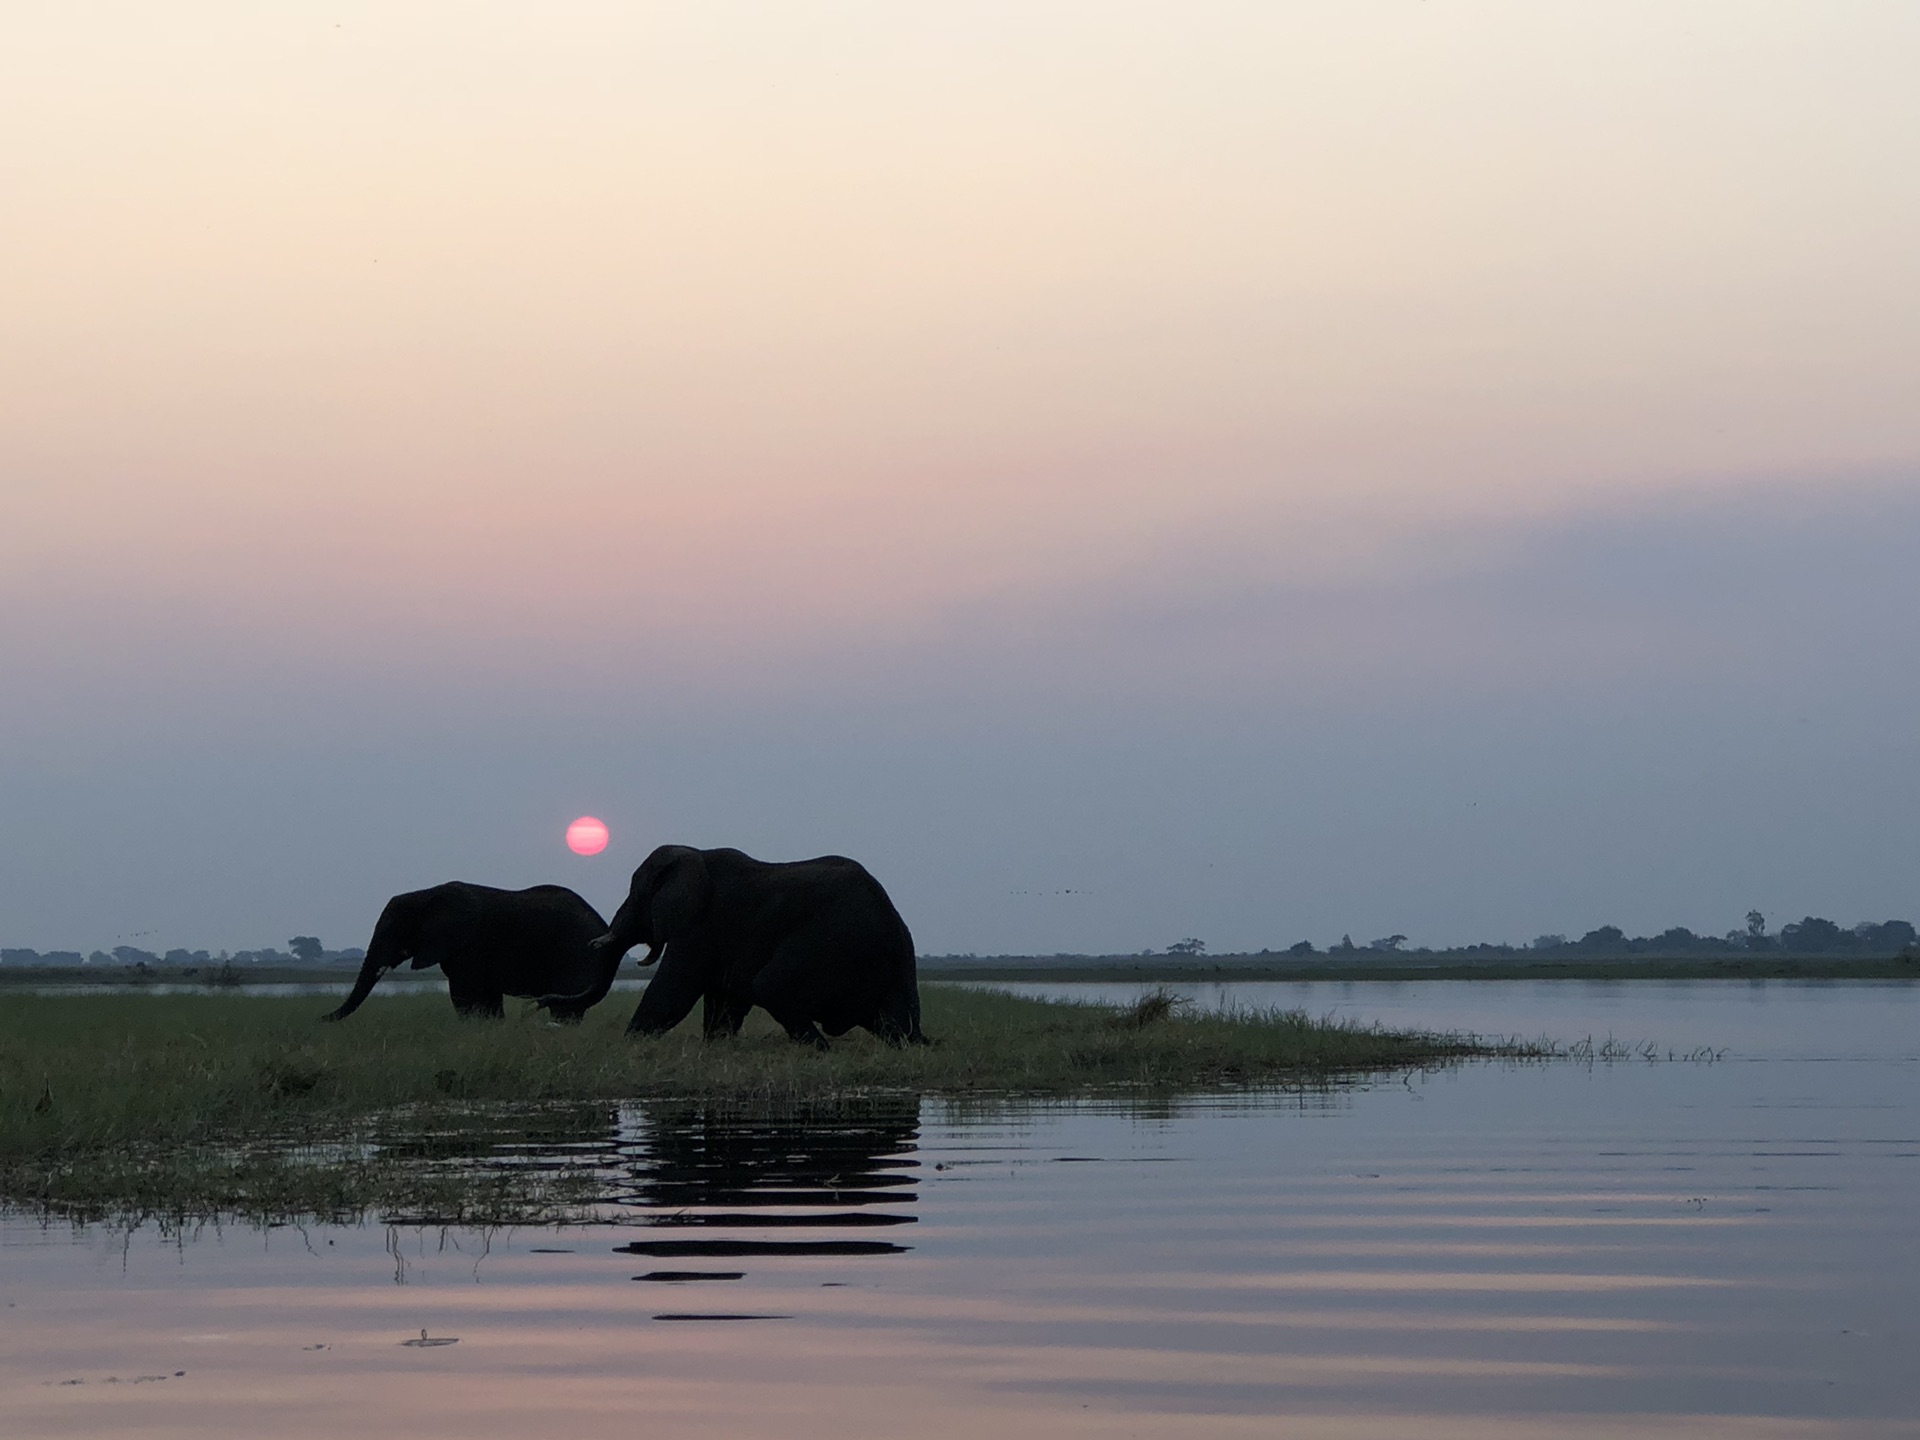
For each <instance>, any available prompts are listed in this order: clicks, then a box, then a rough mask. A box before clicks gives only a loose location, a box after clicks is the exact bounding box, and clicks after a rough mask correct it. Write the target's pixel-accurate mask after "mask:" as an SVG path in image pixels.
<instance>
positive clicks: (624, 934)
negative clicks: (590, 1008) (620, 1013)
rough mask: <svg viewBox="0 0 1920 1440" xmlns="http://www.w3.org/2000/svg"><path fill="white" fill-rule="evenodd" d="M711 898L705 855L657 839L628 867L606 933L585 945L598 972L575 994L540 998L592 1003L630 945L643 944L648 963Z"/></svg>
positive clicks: (551, 1004) (552, 1003) (550, 1004)
mask: <svg viewBox="0 0 1920 1440" xmlns="http://www.w3.org/2000/svg"><path fill="white" fill-rule="evenodd" d="M712 898H713V880H712V878H711V877H710V876H709V875H708V873H707V859H706V856H704V855H702V854H701V853H700V852H699V851H698V850H695V849H693V848H691V847H689V846H686V845H662V846H661V847H660V848H659V849H657V850H655V851H654V852H653V853H652V854H651V855H649V856H647V858H646V860H645V861H644V862H642V864H641V866H640V868H639V869H638V870H636V871H634V872H633V883H632V884H631V885H629V886H628V887H627V898H626V899H625V900H624V901H623V902H622V903H621V905H620V908H619V909H618V910H617V911H615V912H614V916H613V923H612V924H611V925H610V926H609V927H608V928H607V933H606V934H604V935H602V936H601V937H600V938H599V939H597V940H591V941H589V942H588V948H589V949H590V950H593V951H594V952H595V953H596V954H598V955H599V956H600V957H601V961H602V964H603V967H604V968H603V969H602V970H601V972H600V978H599V979H598V980H596V981H595V982H594V984H593V985H592V987H590V988H589V989H587V990H585V991H582V992H581V993H580V994H578V995H564V996H563V995H543V996H542V997H541V998H540V1002H539V1003H540V1004H541V1005H542V1006H544V1007H546V1008H547V1009H550V1010H551V1009H554V1008H555V1007H556V1006H561V1005H565V1006H578V1005H597V1004H598V1003H599V1002H600V1001H602V1000H604V999H605V998H606V996H607V992H608V991H609V990H611V989H612V988H613V977H614V976H615V975H616V974H618V973H619V971H620V962H621V961H622V960H623V959H625V958H626V954H627V952H628V951H629V950H631V949H633V947H634V946H636V945H644V946H646V947H647V954H646V958H645V959H643V960H642V961H641V962H640V963H641V964H642V965H651V964H653V962H654V961H656V960H658V959H659V958H660V957H661V956H662V955H663V954H665V953H666V950H667V946H668V945H669V944H670V943H671V942H672V941H673V940H674V939H675V938H676V937H678V936H680V935H683V934H685V933H686V931H687V929H688V928H689V927H690V926H692V925H694V924H696V923H698V921H699V919H700V917H701V916H702V915H703V914H705V913H706V909H707V905H708V903H709V902H710V901H711V900H712Z"/></svg>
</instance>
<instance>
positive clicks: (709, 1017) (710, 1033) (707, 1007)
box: [700, 990, 753, 1040]
mask: <svg viewBox="0 0 1920 1440" xmlns="http://www.w3.org/2000/svg"><path fill="white" fill-rule="evenodd" d="M752 1008H753V1002H752V1001H751V1000H747V999H743V998H742V997H739V996H735V995H729V994H727V993H726V992H725V991H724V990H709V991H708V992H707V996H706V999H705V1001H704V1002H703V1003H702V1007H701V1013H700V1028H701V1031H702V1032H703V1033H704V1034H705V1036H706V1038H707V1039H709V1040H726V1039H730V1038H732V1037H733V1036H735V1035H738V1034H739V1033H740V1027H741V1026H742V1025H743V1024H745V1023H746V1019H747V1011H749V1010H751V1009H752Z"/></svg>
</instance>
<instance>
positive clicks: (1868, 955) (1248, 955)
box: [922, 910, 1920, 966]
mask: <svg viewBox="0 0 1920 1440" xmlns="http://www.w3.org/2000/svg"><path fill="white" fill-rule="evenodd" d="M1755 954H1763V955H1773V956H1834V957H1852V958H1855V959H1861V960H1873V959H1890V958H1892V957H1895V956H1899V955H1917V954H1920V931H1916V930H1915V928H1914V926H1913V923H1912V922H1911V921H1908V920H1866V921H1862V922H1861V923H1860V924H1858V925H1853V926H1841V925H1837V924H1835V923H1834V922H1833V921H1831V920H1826V919H1822V918H1821V917H1820V916H1818V915H1809V916H1807V917H1805V918H1804V919H1801V920H1795V921H1793V922H1791V923H1790V924H1786V925H1782V926H1781V927H1780V928H1779V930H1777V931H1773V932H1769V931H1768V930H1767V926H1766V918H1765V917H1764V916H1763V915H1761V913H1760V912H1759V911H1758V910H1753V911H1749V912H1748V914H1747V926H1746V929H1744V930H1730V931H1728V932H1727V933H1726V934H1725V935H1696V934H1694V932H1693V931H1691V930H1689V929H1687V928H1686V927H1685V926H1682V925H1676V926H1674V927H1673V928H1672V929H1669V930H1663V931H1661V932H1660V933H1659V934H1658V935H1628V934H1627V933H1626V931H1624V930H1622V929H1621V928H1620V927H1619V926H1618V925H1602V926H1600V928H1599V929H1597V930H1589V931H1587V933H1586V934H1584V935H1582V936H1580V937H1579V938H1578V939H1577V940H1576V939H1569V938H1568V937H1567V936H1565V935H1540V936H1536V937H1535V938H1534V939H1533V940H1530V941H1528V942H1527V943H1525V944H1521V945H1511V944H1505V943H1482V944H1475V945H1453V946H1437V947H1428V946H1409V945H1408V944H1407V937H1406V936H1404V935H1387V936H1384V937H1382V938H1381V939H1378V940H1373V941H1369V942H1368V943H1367V944H1364V945H1357V944H1355V943H1354V941H1353V937H1352V936H1351V935H1342V936H1341V937H1340V940H1339V942H1338V943H1337V944H1333V945H1329V946H1327V947H1326V948H1325V949H1324V950H1323V949H1321V948H1319V947H1318V946H1316V945H1315V944H1314V943H1313V942H1312V941H1311V940H1302V941H1300V942H1299V943H1298V944H1297V945H1289V946H1288V947H1286V948H1285V949H1284V950H1243V951H1232V952H1223V951H1209V950H1208V948H1207V944H1206V942H1205V941H1204V940H1201V939H1199V938H1198V937H1196V936H1192V935H1189V936H1187V937H1186V938H1185V939H1184V940H1178V941H1175V942H1174V943H1173V944H1171V945H1169V946H1167V947H1166V949H1164V950H1142V951H1140V952H1138V954H1128V955H1088V954H1074V953H1065V952H1062V953H1057V954H1052V955H1022V956H1014V955H975V954H965V955H928V956H923V957H922V959H924V960H928V961H932V962H935V963H936V964H937V963H938V962H941V961H946V962H948V963H950V964H955V965H960V966H965V965H968V964H974V965H980V964H993V963H995V962H998V961H1012V960H1021V961H1032V960H1046V961H1054V962H1061V963H1068V964H1082V965H1084V964H1087V963H1089V962H1098V961H1108V962H1113V961H1126V960H1138V959H1146V958H1152V957H1155V956H1167V957H1172V958H1177V959H1182V960H1203V959H1206V960H1213V961H1216V962H1217V961H1223V960H1229V959H1234V960H1244V959H1259V958H1265V959H1268V960H1283V959H1301V960H1304V959H1307V958H1309V957H1315V958H1332V959H1352V960H1356V961H1358V960H1380V961H1386V960H1388V958H1389V957H1391V956H1395V955H1419V956H1427V957H1431V958H1433V959H1439V960H1448V959H1457V960H1512V959H1534V958H1542V959H1544V958H1546V957H1548V956H1551V957H1553V958H1555V959H1564V960H1572V959H1593V960H1608V959H1612V960H1619V959H1627V958H1631V957H1635V956H1642V957H1647V958H1673V959H1679V958H1684V957H1687V956H1711V955H1728V956H1732V955H1755Z"/></svg>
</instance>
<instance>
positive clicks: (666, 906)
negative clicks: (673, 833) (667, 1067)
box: [540, 845, 927, 1049]
mask: <svg viewBox="0 0 1920 1440" xmlns="http://www.w3.org/2000/svg"><path fill="white" fill-rule="evenodd" d="M635 945H645V946H646V947H647V955H646V958H645V959H643V960H642V961H641V962H640V963H641V964H642V965H651V964H653V963H655V962H656V961H658V962H659V965H660V969H659V971H658V972H657V973H656V974H655V975H654V978H653V980H652V983H650V984H649V985H648V986H647V989H646V993H645V994H644V995H642V996H641V999H640V1007H639V1008H638V1009H637V1010H635V1011H634V1012H633V1018H632V1019H631V1020H630V1021H628V1022H627V1033H628V1034H629V1035H662V1034H665V1033H666V1032H667V1031H669V1030H671V1029H672V1028H673V1027H674V1026H675V1025H678V1024H679V1023H680V1022H681V1021H682V1020H683V1019H685V1018H686V1016H687V1014H688V1012H689V1011H691V1010H692V1009H693V1002H694V1001H696V1000H701V1001H704V1002H705V1004H704V1008H703V1011H702V1022H703V1028H704V1029H705V1032H706V1036H707V1038H708V1039H710V1040H711V1039H715V1038H717V1037H722V1036H729V1035H737V1034H739V1033H740V1026H741V1023H742V1022H743V1021H745V1019H746V1018H747V1012H748V1011H749V1010H751V1009H752V1008H753V1007H754V1006H756V1005H758V1006H760V1007H761V1008H762V1009H763V1010H765V1011H766V1012H767V1013H768V1014H769V1015H771V1016H773V1018H774V1019H775V1020H776V1021H778V1022H779V1024H780V1026H781V1028H782V1029H784V1030H785V1031H786V1032H787V1034H788V1035H789V1036H790V1037H791V1038H792V1039H794V1040H796V1041H799V1042H800V1043H802V1044H807V1045H813V1046H815V1047H816V1048H819V1049H825V1048H827V1041H826V1037H827V1036H828V1035H843V1034H845V1033H846V1032H847V1031H849V1030H851V1029H853V1028H854V1027H855V1026H856V1025H858V1026H863V1027H865V1028H866V1029H868V1030H870V1031H872V1032H873V1033H874V1034H875V1035H878V1036H879V1037H880V1038H881V1039H882V1040H884V1041H886V1042H887V1043H888V1044H889V1045H895V1046H898V1045H900V1044H902V1043H903V1042H910V1043H913V1044H918V1045H924V1044H926V1043H927V1039H926V1037H925V1036H924V1035H922V1034H921V1033H920V988H919V984H918V981H917V980H916V978H915V974H914V958H913V936H912V935H911V934H910V933H909V932H908V930H907V926H906V922H905V921H903V920H902V919H901V918H900V912H899V911H897V910H895V909H894V908H893V901H891V900H889V899H888V898H887V892H886V891H885V890H883V889H882V888H881V886H880V882H879V881H878V880H875V879H874V878H873V876H872V875H870V874H868V873H867V871H866V869H865V867H863V866H862V865H860V864H859V863H858V862H857V861H853V860H849V859H847V858H846V857H845V856H842V855H822V856H820V857H819V858H818V859H815V860H796V861H791V862H784V863H776V862H771V861H766V860H755V859H754V858H753V857H752V856H750V855H746V854H743V853H742V852H740V851H738V850H695V849H693V848H691V847H689V846H686V845H662V846H661V847H660V848H659V849H657V850H655V851H654V852H653V853H652V854H651V855H649V856H648V857H647V858H646V860H645V862H644V863H643V864H642V865H641V866H640V868H639V869H638V870H636V871H634V872H633V884H632V886H631V888H630V889H629V890H628V892H627V898H626V901H625V903H623V904H622V905H621V906H620V909H619V911H618V912H617V913H616V914H615V915H614V917H613V924H612V926H611V927H609V929H608V931H607V933H606V934H605V935H603V936H601V937H600V938H599V939H597V940H595V941H594V942H593V947H594V949H595V950H596V951H597V952H598V955H599V958H600V973H599V975H598V976H597V977H596V979H595V981H594V983H593V985H592V987H591V988H590V989H587V990H584V991H581V992H579V993H577V994H570V993H567V992H565V991H556V992H555V993H554V994H552V995H547V996H543V997H541V1000H540V1004H542V1005H544V1006H546V1007H547V1008H549V1009H551V1010H553V1011H555V1012H556V1013H562V1012H565V1011H569V1010H577V1009H584V1008H586V1007H587V1006H589V1005H593V1004H596V1003H597V1002H598V1001H600V1000H601V999H602V998H603V997H604V996H605V995H606V993H607V990H608V988H609V987H610V986H611V985H612V984H613V977H614V972H615V971H616V970H618V969H619V966H620V961H621V958H622V957H623V956H625V954H626V953H627V951H628V950H629V949H631V948H632V947H633V946H635Z"/></svg>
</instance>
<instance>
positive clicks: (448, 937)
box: [413, 880, 480, 970]
mask: <svg viewBox="0 0 1920 1440" xmlns="http://www.w3.org/2000/svg"><path fill="white" fill-rule="evenodd" d="M420 893H421V897H422V900H421V906H420V919H419V928H418V929H417V930H416V931H415V932H414V934H415V944H414V951H413V968H414V969H415V970H425V969H428V968H429V967H431V966H434V965H438V964H439V963H440V962H441V961H442V960H444V959H446V958H447V956H448V955H450V954H451V953H453V951H455V950H457V949H458V948H460V943H461V941H463V940H464V939H465V938H466V937H467V936H469V935H471V934H472V933H473V930H474V927H475V926H476V925H477V924H478V922H479V919H480V897H479V896H478V895H476V894H474V893H473V891H472V890H471V889H470V888H468V887H467V886H465V885H462V884H461V883H460V882H459V881H457V880H456V881H451V882H449V883H448V884H445V885H436V886H434V888H433V889H431V890H425V891H422V892H420Z"/></svg>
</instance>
